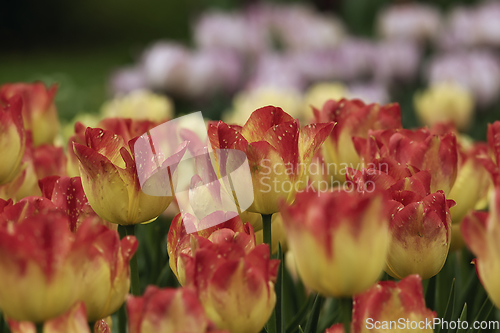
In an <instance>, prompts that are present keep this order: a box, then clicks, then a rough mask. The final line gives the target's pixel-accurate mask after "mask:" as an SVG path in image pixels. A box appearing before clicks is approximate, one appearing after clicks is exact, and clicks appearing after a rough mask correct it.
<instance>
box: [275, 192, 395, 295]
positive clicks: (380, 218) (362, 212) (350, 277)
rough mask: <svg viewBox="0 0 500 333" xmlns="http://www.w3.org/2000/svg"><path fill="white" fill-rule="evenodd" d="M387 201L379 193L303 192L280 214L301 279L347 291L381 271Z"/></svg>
mask: <svg viewBox="0 0 500 333" xmlns="http://www.w3.org/2000/svg"><path fill="white" fill-rule="evenodd" d="M389 208H390V206H389V201H388V200H386V199H385V198H384V197H383V196H382V195H381V194H376V193H373V194H370V193H365V194H362V193H359V192H357V191H353V192H352V193H349V192H344V191H331V192H326V193H316V192H302V193H299V194H298V195H297V198H296V201H295V204H294V205H292V206H285V205H284V206H283V208H282V211H281V214H282V216H283V223H284V227H285V231H286V234H287V239H288V245H289V247H290V250H291V251H292V252H293V254H294V256H295V261H296V263H297V269H298V273H299V275H300V277H301V278H302V281H303V282H304V284H305V285H306V286H307V287H309V288H311V289H313V290H315V291H318V292H320V293H321V294H324V295H326V296H334V297H344V296H352V295H354V294H357V293H360V292H362V291H364V290H366V289H367V288H369V287H370V286H371V285H372V284H373V283H375V282H376V281H377V279H378V278H379V277H380V275H381V273H382V270H383V268H384V266H385V259H386V256H387V250H388V247H389V239H390V238H389V212H390V210H389Z"/></svg>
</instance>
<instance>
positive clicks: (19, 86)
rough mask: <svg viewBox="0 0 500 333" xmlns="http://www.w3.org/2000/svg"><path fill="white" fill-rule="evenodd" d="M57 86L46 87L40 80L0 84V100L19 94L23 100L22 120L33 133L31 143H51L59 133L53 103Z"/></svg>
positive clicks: (36, 144) (37, 144)
mask: <svg viewBox="0 0 500 333" xmlns="http://www.w3.org/2000/svg"><path fill="white" fill-rule="evenodd" d="M56 92H57V86H56V85H53V86H51V87H50V88H47V87H46V86H45V85H44V84H43V83H41V82H35V83H32V84H29V83H13V84H4V85H3V86H0V100H2V101H6V100H8V99H9V98H11V97H12V96H15V95H19V96H20V97H21V98H22V100H23V109H22V114H23V120H24V127H25V128H26V130H29V131H31V133H32V135H33V144H34V145H35V146H39V145H41V144H44V143H47V144H53V143H54V139H55V137H56V136H57V134H58V133H59V119H58V116H57V109H56V106H55V104H54V97H55V94H56Z"/></svg>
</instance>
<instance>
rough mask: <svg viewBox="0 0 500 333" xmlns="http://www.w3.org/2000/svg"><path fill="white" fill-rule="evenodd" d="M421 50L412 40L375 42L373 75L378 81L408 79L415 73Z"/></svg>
mask: <svg viewBox="0 0 500 333" xmlns="http://www.w3.org/2000/svg"><path fill="white" fill-rule="evenodd" d="M420 58H421V51H420V48H419V47H418V45H417V44H416V43H414V42H410V41H404V40H385V41H381V42H379V43H378V44H377V51H376V54H375V56H374V59H373V62H374V64H373V71H374V73H373V76H374V79H375V80H376V81H378V82H386V83H389V82H392V81H394V80H403V81H410V80H413V79H414V78H415V76H416V74H417V71H418V66H419V64H420Z"/></svg>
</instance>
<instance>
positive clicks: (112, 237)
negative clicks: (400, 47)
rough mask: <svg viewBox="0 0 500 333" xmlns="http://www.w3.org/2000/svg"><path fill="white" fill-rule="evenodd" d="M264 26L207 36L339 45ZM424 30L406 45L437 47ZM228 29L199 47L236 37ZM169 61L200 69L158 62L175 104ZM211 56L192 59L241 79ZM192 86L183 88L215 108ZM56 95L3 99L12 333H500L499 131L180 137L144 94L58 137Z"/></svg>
mask: <svg viewBox="0 0 500 333" xmlns="http://www.w3.org/2000/svg"><path fill="white" fill-rule="evenodd" d="M273 8H274V7H273ZM408 8H410V7H408ZM254 10H255V11H252V15H249V16H248V17H246V16H245V17H243V16H237V15H236V16H235V17H230V18H228V17H225V16H223V17H222V18H221V17H218V16H217V15H215V16H214V17H213V18H211V19H210V20H214V21H213V22H212V23H210V24H209V25H208V27H210V26H211V25H213V24H215V23H217V22H218V20H223V21H224V20H226V19H227V20H228V21H224V22H218V24H222V23H224V24H223V25H222V26H223V27H226V26H230V27H239V29H241V28H242V27H243V28H244V24H250V22H253V21H254V20H256V21H259V22H261V21H262V22H267V23H266V24H269V25H270V27H274V28H273V29H278V30H276V31H277V32H278V33H279V34H284V33H285V32H287V31H288V32H287V33H286V34H285V35H286V36H287V38H286V39H285V40H284V41H286V45H288V46H289V47H291V45H293V47H294V48H299V49H301V52H302V51H304V52H305V50H306V49H307V47H306V48H304V47H305V46H308V47H313V46H314V47H319V46H318V45H316V44H315V43H316V42H319V41H321V40H322V38H319V37H318V38H319V39H318V40H317V41H315V42H314V43H312V44H307V45H302V44H300V45H299V44H296V43H295V38H294V37H295V34H296V33H297V32H300V30H301V29H299V30H297V29H296V27H295V24H298V26H302V27H304V28H303V29H304V31H305V33H307V34H308V35H309V32H310V30H308V29H309V28H310V26H318V27H323V28H324V29H326V30H325V31H330V32H332V31H331V28H332V26H330V25H329V24H327V22H328V21H327V20H326V18H321V19H319V20H315V19H314V15H313V14H312V12H311V11H309V10H307V9H305V8H303V7H299V6H298V7H296V8H295V7H294V9H293V10H292V9H289V11H286V13H285V12H283V13H280V11H276V10H270V8H261V7H255V8H254ZM405 13H406V14H407V15H409V16H408V17H412V15H411V11H409V12H405ZM417 16H418V15H417ZM418 17H419V16H418ZM418 17H417V18H418ZM247 21H248V22H247ZM297 22H298V23H297ZM304 22H305V23H307V24H305V23H304ZM417 23H418V20H416V21H414V22H413V21H412V27H413V28H412V29H410V30H411V31H410V32H408V31H406V32H404V34H406V35H407V34H409V35H410V36H414V37H415V38H416V39H417V40H420V38H424V37H425V38H428V37H426V36H427V32H426V33H424V34H423V35H420V33H416V32H415V31H417V32H418V31H420V30H419V27H418V24H417ZM398 24H399V23H398ZM288 25H290V27H289V26H288ZM306 26H307V27H308V28H307V29H306V28H305V27H306ZM291 27H294V28H295V29H293V30H290V29H291ZM386 28H387V27H386ZM386 28H384V29H386ZM218 29H219V30H217V31H218V33H216V34H213V32H212V33H208V32H206V35H205V32H203V34H202V31H201V30H200V31H198V33H199V34H201V35H200V36H201V37H200V36H199V37H200V38H202V37H203V38H202V39H203V40H204V43H206V44H207V45H208V44H211V43H212V42H213V41H212V39H211V38H213V37H217V38H219V37H220V38H222V37H223V35H224V36H226V35H227V36H229V35H231V31H225V29H223V28H220V27H219V28H218ZM243 30H245V29H243ZM271 30H272V29H271ZM413 30H415V31H413ZM426 31H427V30H426ZM222 32H225V33H222ZM424 32H425V31H424ZM257 33H258V32H257V31H252V32H249V34H250V35H252V36H253V34H257ZM386 34H387V35H388V36H394V35H398V33H397V31H392V33H388V32H387V31H386ZM250 35H249V36H250ZM210 36H211V37H210ZM221 36H222V37H221ZM418 36H420V37H418ZM208 37H210V39H207V38H208ZM254 37H256V36H254ZM261 37H263V36H261ZM282 37H283V36H282ZM259 38H260V37H259ZM265 40H266V38H263V39H262V40H261V42H262V43H265ZM250 42H251V41H249V43H250ZM253 42H255V41H253ZM292 42H293V43H292ZM323 42H326V41H323ZM415 42H417V41H415ZM398 43H399V42H397V41H393V40H391V41H387V43H385V42H384V44H383V45H379V46H377V48H376V49H377V50H378V49H379V48H383V47H382V46H384V47H385V44H387V45H389V44H391V45H392V44H398ZM361 44H363V45H364V44H367V43H365V42H363V41H359V46H362V45H361ZM227 45H233V46H234V45H236V44H234V43H229V44H227ZM238 45H239V46H238V47H237V48H236V49H237V50H239V51H238V52H243V51H244V50H246V51H245V52H248V45H244V46H242V44H241V43H240V44H238ZM254 46H255V45H254ZM330 46H331V45H330ZM365 47H366V50H365V51H367V50H368V49H370V50H372V51H373V52H375V48H372V47H371V46H370V45H365ZM251 48H252V50H253V48H254V47H253V46H252V47H251ZM344 48H347V46H346V45H344ZM254 51H255V50H253V51H252V52H250V53H249V54H248V55H247V56H248V57H251V56H253V55H254V54H253V52H254ZM337 51H338V50H336V51H335V52H337ZM385 51H387V50H385ZM163 52H164V53H165V54H167V53H169V54H170V55H171V56H172V57H171V58H172V59H174V58H175V59H177V61H179V64H181V63H184V64H187V63H186V62H182V61H181V60H182V54H187V53H189V52H188V51H187V50H184V49H182V48H176V47H175V46H173V45H163V46H158V47H155V48H154V49H151V53H150V54H148V55H147V57H146V58H147V63H146V64H144V66H145V67H147V71H148V75H149V76H154V79H155V80H156V81H155V82H156V83H155V84H157V86H158V87H161V86H165V84H164V83H165V82H166V81H165V78H163V77H161V75H160V74H161V73H159V72H158V73H157V72H155V71H154V66H153V65H155V64H154V63H152V61H153V60H154V59H153V58H155V57H156V56H158V57H159V59H160V58H162V57H163V56H164V55H165V54H163ZM315 52H318V54H320V53H321V52H322V49H317V50H315ZM325 52H326V51H325ZM328 52H330V51H328ZM328 52H327V53H325V54H329V53H328ZM339 52H340V51H339ZM342 52H344V51H341V53H342ZM208 53H210V57H208V56H206V55H203V54H202V55H200V56H198V55H195V53H193V54H192V55H191V56H190V57H192V62H193V63H196V64H198V65H197V66H201V65H203V64H204V61H205V60H210V63H212V62H213V64H216V63H217V68H219V67H221V68H219V69H220V70H222V69H225V68H223V67H224V66H221V65H219V62H220V63H223V61H221V59H217V56H216V54H219V53H217V52H212V51H210V52H208V51H207V54H208ZM229 53H231V54H233V53H232V52H229ZM229 53H228V54H229ZM347 53H349V52H347ZM365 53H366V52H365ZM220 54H221V55H222V54H223V53H220ZM339 54H340V53H339ZM377 55H378V56H380V55H379V53H378V51H377ZM207 57H208V58H207ZM238 57H239V56H238ZM296 57H297V59H298V58H300V57H299V56H298V55H294V57H292V58H291V59H296ZM162 59H163V58H162ZM224 59H226V58H224ZM227 59H229V58H227ZM238 59H239V58H238ZM201 60H203V61H201ZM198 62H199V63H198ZM365 62H366V63H365V64H364V67H369V66H368V65H367V64H371V63H372V62H367V61H365ZM373 63H377V64H381V63H382V60H380V61H376V62H373ZM213 64H212V65H213ZM205 65H207V66H208V64H205ZM212 65H211V66H212ZM238 66H240V65H238ZM384 66H385V65H384ZM384 66H382V67H384ZM382 67H381V68H379V69H377V70H375V71H374V72H377V71H381V72H382V71H385V70H386V69H387V68H386V67H384V68H382ZM238 68H239V67H238ZM195 69H196V72H197V74H200V75H202V74H203V75H202V76H203V78H204V81H207V82H210V79H209V78H210V77H211V76H212V75H215V74H217V73H216V72H217V71H218V70H214V69H213V68H212V69H211V70H210V71H209V73H212V74H211V75H206V73H208V72H204V71H202V68H195V67H193V68H192V69H189V70H188V69H186V68H185V69H183V70H182V71H186V73H187V72H191V71H195ZM365 69H366V70H368V69H367V68H365ZM177 70H178V68H177V67H176V66H173V67H171V68H170V69H169V70H168V71H167V72H169V73H170V74H172V75H174V74H175V75H174V76H177V77H178V78H181V77H183V78H184V79H183V80H186V81H185V82H183V86H182V87H181V86H180V85H179V87H173V86H172V83H171V82H170V81H169V82H170V83H169V85H168V86H169V87H171V88H172V89H174V88H176V89H181V88H182V89H181V90H183V89H184V90H185V89H188V88H189V89H191V90H192V91H191V92H190V93H189V94H186V95H185V96H209V95H210V94H208V95H207V92H204V91H202V90H201V89H202V88H203V87H204V86H205V85H207V82H202V83H203V84H200V82H196V84H194V85H193V86H191V83H195V82H194V81H193V82H191V80H192V78H189V80H187V78H186V77H184V76H185V75H178V74H179V73H177V74H176V71H177ZM238 70H239V69H238ZM133 71H134V73H135V72H138V71H139V69H134V70H133ZM387 71H388V69H387ZM164 72H165V71H163V72H162V73H164ZM198 72H199V73H198ZM230 72H231V71H229V70H228V71H226V72H225V73H226V74H227V75H228V77H227V78H226V79H230V78H231V77H232V75H229V74H231V73H230ZM388 72H389V71H388ZM193 73H194V72H193ZM129 74H130V73H129ZM135 74H137V73H135ZM139 74H140V73H139ZM233 74H234V73H233ZM312 74H313V73H310V75H312ZM317 74H319V72H318V73H317ZM378 74H380V73H378ZM382 74H384V75H382V76H384V77H385V78H386V79H387V78H388V77H392V76H393V75H396V73H392V72H391V73H389V74H390V75H389V74H388V73H382ZM266 75H267V76H269V74H268V73H267V74H266ZM266 75H263V74H262V76H263V77H264V76H266ZM287 75H288V76H289V77H290V78H291V77H293V75H291V74H287ZM400 75H401V73H398V75H397V76H398V77H399V76H400ZM174 76H172V77H170V78H169V80H173V81H175V80H174ZM288 76H287V77H288ZM144 79H145V78H144ZM150 79H151V77H150ZM258 79H259V80H262V78H260V77H259V78H258ZM259 80H257V79H255V82H259ZM188 81H189V82H188ZM195 81H196V80H195ZM229 81H231V82H235V81H234V80H232V79H231V80H229ZM136 83H138V82H136ZM188 83H189V84H188ZM219 83H220V82H219ZM217 86H219V84H218V83H217V82H216V84H214V86H213V87H212V89H216V87H217ZM258 88H259V89H264V88H262V87H258ZM189 89H188V90H189ZM347 90H348V89H347V88H346V91H347ZM56 91H57V86H52V87H50V88H48V87H46V86H45V85H44V84H42V83H34V84H28V83H20V84H6V85H2V86H0V156H1V157H2V160H1V162H0V333H5V332H6V329H7V328H8V329H9V330H10V332H14V333H35V332H36V333H39V332H46V333H90V332H98V333H110V332H119V333H126V332H127V331H128V332H130V333H157V332H169V333H181V332H182V333H198V332H199V333H208V332H213V333H217V332H231V333H264V332H265V333H278V332H281V333H284V332H286V333H298V332H303V333H318V332H320V333H321V332H330V333H341V332H344V333H346V332H348V331H350V332H353V333H362V332H400V331H405V330H406V329H409V330H413V331H417V332H432V331H434V332H438V331H439V332H443V333H445V332H446V333H454V332H455V331H456V330H457V329H459V330H460V332H465V331H467V330H469V329H470V332H473V333H476V332H478V330H479V329H482V331H483V332H499V331H500V325H499V326H495V325H496V324H499V322H498V318H500V309H498V307H500V284H499V281H500V280H499V274H500V251H499V250H498V249H499V246H498V244H499V242H500V225H499V223H500V213H499V212H500V121H497V122H495V123H494V124H490V125H489V126H488V128H487V132H488V133H487V137H488V140H487V142H480V141H479V142H471V139H470V138H467V137H465V136H464V135H462V134H460V133H459V132H458V131H457V130H456V129H455V127H454V125H453V124H450V123H446V124H445V123H437V124H433V126H432V127H431V128H415V129H405V128H403V126H402V122H401V117H402V112H401V108H400V107H399V105H398V104H397V103H390V104H386V105H382V104H377V103H365V102H364V101H361V100H358V99H348V98H339V99H337V100H333V99H332V100H328V101H326V102H325V103H324V104H323V105H316V104H315V107H314V108H313V111H312V113H314V118H315V120H314V121H315V123H301V122H300V121H299V119H302V118H301V117H298V118H299V119H295V118H294V117H292V116H291V115H290V114H289V113H287V112H288V111H289V110H283V109H282V108H280V107H277V106H273V105H267V106H266V105H259V106H260V107H259V108H257V109H256V110H254V111H253V112H251V114H250V115H249V116H248V117H246V116H245V119H246V118H248V119H246V121H242V122H241V123H240V125H237V124H231V123H226V122H223V121H218V120H217V121H212V120H206V119H204V118H203V116H202V114H201V112H195V113H190V114H186V115H182V116H180V117H177V118H173V119H170V118H171V117H172V115H173V109H172V107H173V106H172V105H173V104H170V102H169V99H168V98H166V97H165V96H159V95H157V94H155V93H153V92H146V91H140V92H135V93H134V94H132V95H127V96H123V97H120V99H117V100H115V101H114V102H113V103H109V104H107V106H106V107H104V108H103V109H104V110H105V111H103V112H102V113H101V114H99V115H95V117H94V118H93V119H92V120H89V119H87V118H85V117H79V118H78V119H76V120H80V121H78V122H77V121H76V120H75V121H74V122H72V123H71V125H70V126H68V129H70V128H72V129H74V132H68V131H66V130H65V131H64V135H59V122H58V121H57V108H56V105H55V102H54V101H55V100H56V99H55V94H56ZM252 102H258V101H252ZM289 102H290V101H289ZM431 102H432V101H431ZM455 102H456V101H455ZM314 103H317V101H316V100H315V101H314ZM289 104H293V103H289ZM431 104H432V103H431ZM442 104H443V105H444V106H441V104H440V107H439V108H441V107H445V106H446V103H442ZM283 105H287V104H283ZM428 107H429V109H432V110H438V109H439V108H438V107H436V106H435V105H434V106H433V105H431V106H428ZM454 107H458V105H457V104H456V103H455V104H454ZM300 108H302V103H300V105H299V106H297V109H300ZM137 110H139V111H137ZM295 111H296V110H295ZM295 111H293V110H290V112H291V114H294V112H295ZM137 112H138V113H140V114H135V113H137ZM436 112H438V111H436ZM447 112H448V111H447ZM309 114H311V112H310V113H309ZM109 115H112V117H113V118H109V117H108V116H109ZM123 115H131V116H133V117H132V118H122V117H121V116H123ZM237 116H242V115H241V114H240V115H236V116H235V117H234V119H241V117H239V118H238V117H237ZM403 116H404V114H403ZM432 116H434V115H432ZM439 116H441V115H436V117H435V119H440V118H439ZM303 118H305V117H303ZM227 119H231V117H229V118H227ZM433 119H434V117H433ZM90 122H91V123H92V124H91V125H92V126H87V125H86V124H87V123H89V124H90ZM241 124H243V125H241ZM63 138H65V139H63ZM63 140H67V141H63ZM64 147H65V148H64ZM327 180H328V181H327ZM333 180H334V181H335V182H333ZM329 181H332V182H329ZM318 182H320V183H318ZM318 184H320V185H318ZM471 263H472V264H471ZM476 271H477V273H476ZM490 299H491V300H490ZM495 306H496V307H497V309H495V310H493V309H494V307H495ZM495 323H496V324H495ZM464 325H466V326H464ZM485 325H486V326H487V327H486V326H485Z"/></svg>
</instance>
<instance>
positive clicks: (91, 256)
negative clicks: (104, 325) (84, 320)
mask: <svg viewBox="0 0 500 333" xmlns="http://www.w3.org/2000/svg"><path fill="white" fill-rule="evenodd" d="M86 222H88V220H87V221H84V222H83V223H82V225H81V226H80V228H79V229H78V232H77V234H76V236H77V239H76V241H77V242H79V241H80V242H82V243H91V246H89V248H88V249H87V253H88V259H87V262H86V269H85V272H84V273H83V280H82V282H81V283H80V286H79V290H80V296H79V300H81V301H83V302H84V303H85V306H86V308H87V317H88V321H89V322H95V321H97V320H99V319H102V318H105V317H107V316H110V315H112V314H113V313H115V312H116V311H117V310H118V309H119V308H120V306H121V305H122V304H123V302H124V301H125V297H126V296H127V294H128V292H129V290H130V269H129V261H130V259H131V258H132V257H133V255H134V253H135V251H136V250H137V246H138V243H137V239H136V238H135V237H133V236H126V237H124V238H123V239H122V240H120V237H119V235H118V233H117V232H116V231H114V230H109V229H108V228H106V227H105V226H103V225H96V224H92V223H86Z"/></svg>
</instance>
